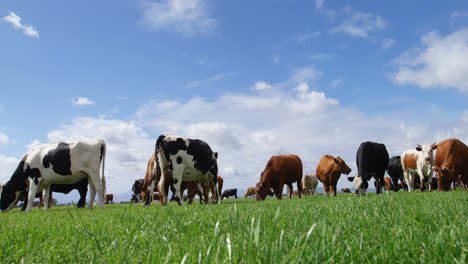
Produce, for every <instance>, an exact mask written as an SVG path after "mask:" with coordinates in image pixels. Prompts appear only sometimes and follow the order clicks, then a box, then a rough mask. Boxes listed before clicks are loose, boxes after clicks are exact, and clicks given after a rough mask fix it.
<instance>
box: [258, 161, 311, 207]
mask: <svg viewBox="0 0 468 264" xmlns="http://www.w3.org/2000/svg"><path fill="white" fill-rule="evenodd" d="M301 181H302V161H301V159H300V158H299V157H298V156H296V155H278V156H272V157H271V158H270V160H269V161H268V163H267V165H266V167H265V170H264V171H263V172H262V176H261V179H260V182H259V183H257V186H256V188H255V194H256V197H255V199H256V200H257V201H261V200H265V198H266V196H267V194H268V190H269V189H270V188H273V190H274V192H275V194H276V198H277V199H280V200H281V196H282V193H283V187H284V185H285V184H286V185H287V186H288V191H289V199H291V197H292V194H293V187H292V184H293V183H294V182H296V183H297V189H298V190H299V198H301V193H302V184H301Z"/></svg>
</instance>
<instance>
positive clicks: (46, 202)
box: [42, 185, 50, 210]
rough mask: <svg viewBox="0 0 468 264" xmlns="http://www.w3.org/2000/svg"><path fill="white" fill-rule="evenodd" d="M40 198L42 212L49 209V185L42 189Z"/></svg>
mask: <svg viewBox="0 0 468 264" xmlns="http://www.w3.org/2000/svg"><path fill="white" fill-rule="evenodd" d="M42 196H44V210H48V209H49V207H50V205H49V201H50V185H49V186H46V187H44V189H43V190H42Z"/></svg>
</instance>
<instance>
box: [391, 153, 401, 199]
mask: <svg viewBox="0 0 468 264" xmlns="http://www.w3.org/2000/svg"><path fill="white" fill-rule="evenodd" d="M387 173H388V175H389V176H390V178H391V179H392V182H393V187H392V188H393V191H395V192H398V190H399V189H400V186H398V180H400V182H401V186H402V187H403V183H404V179H403V169H402V167H401V156H393V157H392V158H390V160H389V161H388V166H387Z"/></svg>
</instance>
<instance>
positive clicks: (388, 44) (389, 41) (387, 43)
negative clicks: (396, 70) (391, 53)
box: [382, 39, 396, 49]
mask: <svg viewBox="0 0 468 264" xmlns="http://www.w3.org/2000/svg"><path fill="white" fill-rule="evenodd" d="M395 44H396V41H395V40H393V39H384V40H382V48H384V49H389V48H391V47H393V45H395Z"/></svg>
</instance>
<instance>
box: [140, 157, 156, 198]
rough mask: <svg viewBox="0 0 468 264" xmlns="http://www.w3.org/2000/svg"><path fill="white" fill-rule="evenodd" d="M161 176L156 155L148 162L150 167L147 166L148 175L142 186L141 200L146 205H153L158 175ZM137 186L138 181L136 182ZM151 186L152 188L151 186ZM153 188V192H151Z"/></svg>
mask: <svg viewBox="0 0 468 264" xmlns="http://www.w3.org/2000/svg"><path fill="white" fill-rule="evenodd" d="M158 172H159V174H160V171H159V166H157V160H156V155H155V154H153V155H151V157H150V159H149V160H148V165H147V166H146V174H145V178H144V180H143V185H141V189H140V191H141V198H142V200H143V204H144V205H149V204H151V202H152V200H153V195H152V194H153V192H154V187H155V186H156V184H157V182H156V181H157V180H156V174H158ZM135 184H136V181H135ZM150 185H151V186H150ZM150 187H152V188H151V191H150V190H149V189H150Z"/></svg>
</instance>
